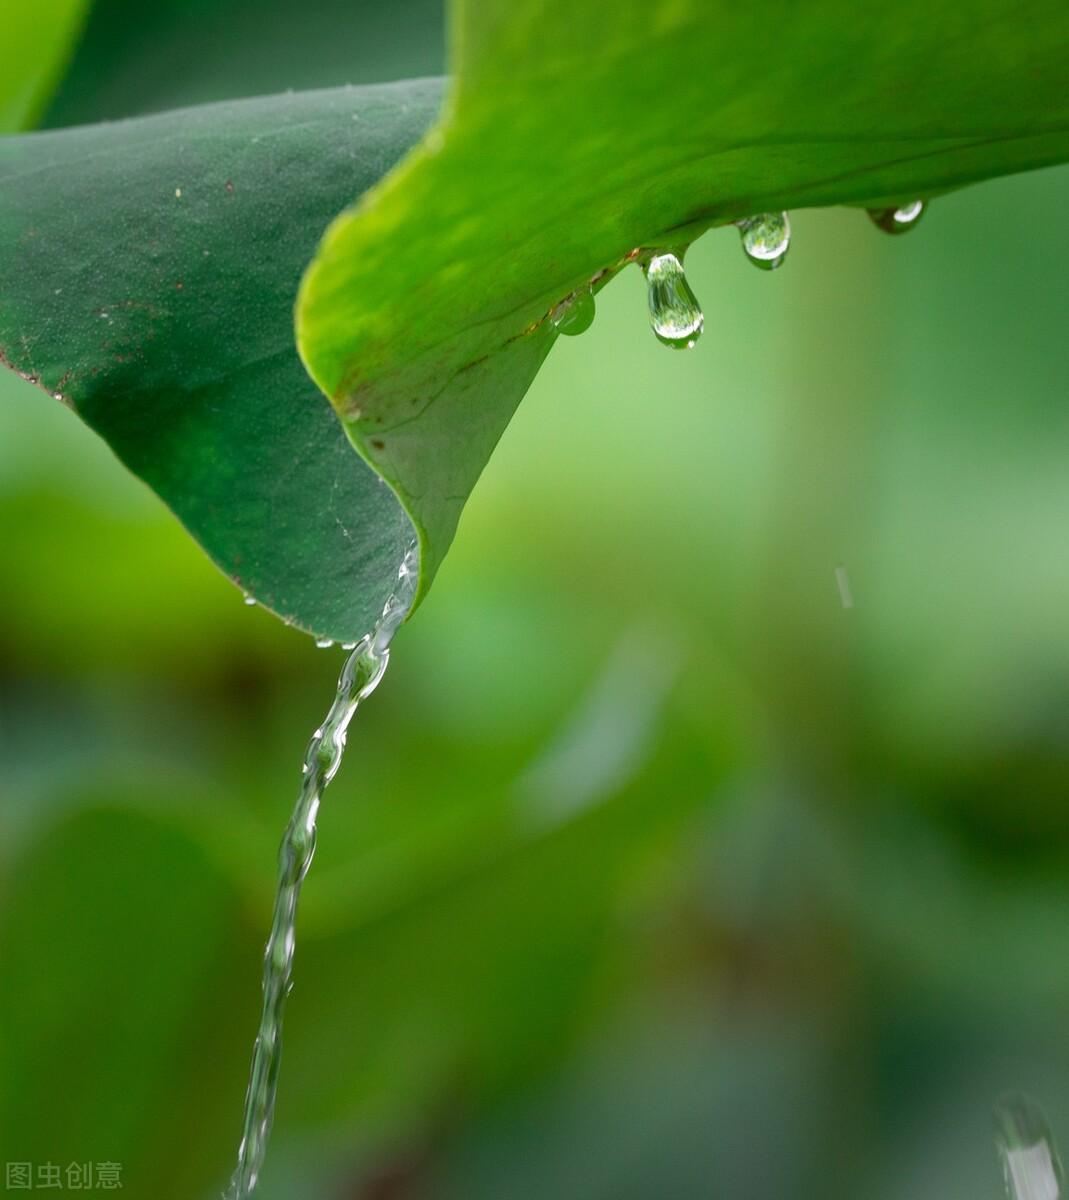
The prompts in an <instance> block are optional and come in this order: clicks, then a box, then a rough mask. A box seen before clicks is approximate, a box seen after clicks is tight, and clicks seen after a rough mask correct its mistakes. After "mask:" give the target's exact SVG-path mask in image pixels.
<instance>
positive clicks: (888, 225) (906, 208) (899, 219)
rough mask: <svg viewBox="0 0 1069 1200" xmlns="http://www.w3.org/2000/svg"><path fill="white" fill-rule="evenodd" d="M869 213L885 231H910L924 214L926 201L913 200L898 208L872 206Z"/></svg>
mask: <svg viewBox="0 0 1069 1200" xmlns="http://www.w3.org/2000/svg"><path fill="white" fill-rule="evenodd" d="M868 214H869V217H870V218H871V219H872V223H873V224H874V225H875V226H876V227H877V228H879V229H882V230H883V231H884V233H908V232H909V231H910V230H911V229H912V228H913V227H914V226H915V225H916V224H917V222H918V221H919V220H920V219H921V217H922V216H923V215H924V201H923V200H911V201H910V202H909V203H908V204H902V205H899V207H898V208H870V209H868Z"/></svg>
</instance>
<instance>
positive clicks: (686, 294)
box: [642, 250, 705, 350]
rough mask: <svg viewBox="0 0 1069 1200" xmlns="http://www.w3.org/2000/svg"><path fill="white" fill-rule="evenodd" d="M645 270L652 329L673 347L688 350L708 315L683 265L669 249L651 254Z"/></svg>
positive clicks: (645, 263) (667, 344) (659, 337)
mask: <svg viewBox="0 0 1069 1200" xmlns="http://www.w3.org/2000/svg"><path fill="white" fill-rule="evenodd" d="M642 270H643V272H644V273H645V275H646V284H647V287H648V290H649V304H650V325H651V326H652V327H653V332H654V333H655V334H656V335H657V337H658V339H659V340H660V341H662V342H664V344H665V345H666V346H671V347H672V349H673V350H689V349H690V348H691V347H692V346H693V345H694V343H695V342H696V341H697V340H698V338H699V337H700V336H701V332H702V326H703V325H704V324H705V318H704V316H702V308H701V305H700V304H699V303H698V298H697V296H695V295H694V293H693V292H692V291H691V290H690V284H689V283H687V277H686V275H684V274H683V264H682V263H681V262H680V261H679V259H678V258H677V257H676V255H675V254H673V253H671V251H667V250H666V251H661V252H659V253H657V254H653V255H651V256H650V258H648V259H647V260H646V261H645V262H644V263H643V264H642Z"/></svg>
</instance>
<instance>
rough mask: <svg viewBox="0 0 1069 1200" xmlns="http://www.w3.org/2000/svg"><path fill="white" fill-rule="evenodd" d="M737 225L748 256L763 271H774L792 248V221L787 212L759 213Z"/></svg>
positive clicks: (738, 222) (737, 222)
mask: <svg viewBox="0 0 1069 1200" xmlns="http://www.w3.org/2000/svg"><path fill="white" fill-rule="evenodd" d="M735 227H736V228H737V229H738V231H739V234H740V235H741V237H742V248H743V251H744V252H745V254H746V257H747V258H748V259H749V260H750V262H752V263H753V265H754V266H755V267H760V268H761V270H762V271H774V270H775V269H776V268H777V267H778V266H781V265H782V263H783V260H784V259H785V258H786V257H787V251H788V250H789V249H790V248H791V221H790V218H789V217H788V216H787V214H786V213H785V212H778V213H758V214H757V215H756V216H754V217H747V218H746V219H745V220H743V221H736V222H735Z"/></svg>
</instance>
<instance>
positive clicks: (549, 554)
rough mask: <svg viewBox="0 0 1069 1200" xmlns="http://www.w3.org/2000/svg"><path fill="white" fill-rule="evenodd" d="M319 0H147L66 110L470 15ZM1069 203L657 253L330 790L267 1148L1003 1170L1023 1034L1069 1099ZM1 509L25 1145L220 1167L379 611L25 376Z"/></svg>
mask: <svg viewBox="0 0 1069 1200" xmlns="http://www.w3.org/2000/svg"><path fill="white" fill-rule="evenodd" d="M295 8H296V6H294V5H293V4H292V3H283V2H282V0H272V2H271V3H269V4H266V5H262V6H252V5H251V4H246V3H243V2H241V3H237V2H234V3H228V4H218V5H213V6H210V5H208V4H207V3H197V2H196V0H187V2H186V3H184V4H179V3H174V4H171V5H170V6H163V5H161V6H160V8H159V9H152V10H151V11H150V10H149V6H134V5H132V4H130V3H126V2H124V0H102V2H101V3H99V4H98V5H97V7H96V9H95V10H94V12H93V14H92V16H91V18H90V22H89V25H88V27H87V29H86V32H85V35H84V37H83V41H82V44H81V47H80V49H79V51H78V53H77V56H76V58H75V61H74V63H73V66H72V70H71V73H70V75H69V76H68V79H67V81H66V83H65V84H64V85H63V87H62V88H61V90H60V92H59V94H58V96H57V99H56V101H55V104H54V107H53V110H52V113H51V115H50V118H49V120H50V122H51V123H53V124H59V123H65V122H73V121H79V120H90V119H98V118H111V117H116V116H121V115H124V114H125V113H132V112H137V111H145V110H150V109H153V108H163V107H168V106H170V105H172V104H180V103H186V102H192V101H198V100H203V99H210V98H216V97H221V96H224V95H240V94H247V93H252V92H256V91H269V90H277V89H282V88H285V87H287V86H294V87H304V86H313V85H317V84H324V85H325V84H335V83H340V82H345V81H346V80H347V79H352V80H356V81H363V80H365V79H367V80H370V79H379V78H390V77H393V76H396V75H404V74H419V73H429V72H436V71H440V70H441V69H442V51H441V43H442V18H441V13H440V12H439V10H438V7H437V5H434V4H430V3H426V2H423V0H404V3H403V4H401V3H398V4H397V5H396V6H394V7H393V9H392V10H391V9H390V6H383V8H382V9H381V11H379V12H378V13H377V15H376V14H371V10H365V9H364V8H363V7H362V6H359V5H356V6H345V5H342V4H341V3H340V2H338V3H334V2H323V0H318V2H317V3H315V4H313V3H311V2H309V3H307V4H305V5H302V6H301V7H300V12H301V13H302V14H304V13H307V14H310V24H311V26H313V27H314V28H320V35H319V36H318V37H314V36H311V35H309V36H307V37H304V36H303V35H302V36H298V35H297V34H295V33H294V32H293V30H294V29H295V28H297V26H295V24H294V22H293V20H292V16H293V13H294V11H295ZM250 14H251V15H250ZM369 14H371V15H369ZM388 14H389V17H390V19H388V20H387V19H386V17H387V15H388ZM169 21H170V24H168V22H169ZM299 28H300V29H304V30H307V26H306V25H304V24H302V25H300V26H299ZM120 33H121V35H122V36H120ZM183 39H185V40H183ZM328 43H329V45H330V46H331V47H332V49H331V50H330V52H329V53H328V52H327V51H326V49H325V47H326V46H327V45H328ZM209 46H210V47H211V52H210V53H209V52H208V49H207V47H209ZM109 56H110V57H109ZM149 67H152V69H148V68H149ZM1067 206H1069V170H1067V169H1061V170H1055V171H1046V172H1042V173H1037V174H1034V175H1031V176H1027V177H1019V178H1014V179H1008V180H1003V181H999V182H994V183H989V184H985V185H983V186H981V187H977V188H974V189H970V190H967V191H965V192H962V193H960V194H957V195H953V196H950V197H946V198H944V199H942V200H940V201H938V202H937V203H935V204H934V205H933V206H932V208H931V210H930V212H929V213H928V214H927V215H926V216H925V217H924V219H923V221H922V223H921V225H920V226H919V228H918V229H917V230H916V231H915V232H914V233H911V234H910V235H909V236H908V237H904V238H899V239H892V238H888V237H886V236H883V235H881V234H879V233H878V232H876V231H875V230H874V229H873V228H872V227H871V226H870V224H869V222H868V221H867V220H866V219H865V217H864V216H863V215H862V214H860V213H858V212H853V211H847V210H837V211H828V212H814V213H810V212H801V213H798V214H796V215H795V216H794V218H793V219H794V228H795V244H794V247H793V249H792V251H791V254H790V257H789V259H788V262H787V264H786V266H785V268H784V269H783V270H782V271H780V272H778V273H777V274H775V275H773V276H767V275H765V274H763V273H760V272H758V271H755V270H754V269H753V268H752V267H751V266H749V265H748V264H747V263H746V262H745V260H744V258H743V256H742V254H741V252H740V250H739V246H738V239H737V237H736V235H735V234H734V232H733V231H730V230H721V231H718V232H714V233H711V234H709V235H707V236H706V237H705V238H703V239H702V240H701V241H700V242H699V243H698V244H697V245H695V246H694V248H693V249H692V251H691V253H690V254H689V256H688V261H687V265H688V274H689V277H690V279H691V282H692V284H693V286H694V289H695V291H696V292H697V293H698V295H699V296H700V297H701V299H702V300H703V302H704V306H705V316H706V325H705V334H704V337H703V339H702V341H701V342H700V343H699V345H698V347H697V348H696V349H695V350H694V351H693V352H691V353H689V354H678V353H673V352H671V351H669V350H666V349H665V348H664V347H663V346H661V345H659V344H658V343H657V342H656V340H655V339H654V337H653V336H652V334H651V333H649V331H648V328H647V318H646V311H645V294H644V285H643V282H642V279H641V276H640V273H639V272H638V270H637V269H636V270H634V271H628V272H625V274H624V275H623V276H622V277H621V278H620V279H618V280H617V281H615V282H614V283H613V284H612V285H611V286H610V287H609V288H608V289H607V290H606V291H605V292H604V293H602V295H601V296H599V302H598V319H597V321H596V323H595V325H594V327H593V329H592V330H591V331H590V332H588V333H587V334H585V335H583V336H582V337H581V338H577V339H561V340H560V342H559V344H558V345H557V347H556V348H555V350H554V352H553V354H552V355H551V358H550V360H549V362H548V364H547V366H546V367H545V369H544V370H543V372H542V374H541V375H540V377H539V378H538V380H537V382H536V384H535V386H534V388H533V389H532V391H531V394H530V395H529V396H528V398H527V399H526V400H525V402H524V404H523V406H522V407H521V410H520V412H519V414H518V415H517V417H516V419H515V421H514V422H513V424H512V426H511V428H510V429H509V431H508V433H507V434H506V436H505V438H504V440H503V442H502V444H501V446H500V448H499V451H498V453H497V455H496V457H495V458H494V460H493V461H492V463H491V465H490V468H489V470H488V471H487V473H486V475H485V477H484V479H483V481H482V482H481V483H480V485H479V487H478V489H477V490H476V492H475V495H474V497H473V500H472V502H471V504H470V506H469V508H468V510H467V512H466V515H465V517H464V520H463V522H462V525H461V529H460V533H459V536H458V538H457V541H456V544H455V547H454V550H453V553H452V556H451V557H450V559H449V560H448V562H447V563H446V565H445V567H444V569H443V570H442V572H441V575H440V577H439V579H438V582H437V584H436V586H435V588H434V590H433V592H432V593H431V596H430V598H429V599H428V601H427V602H426V604H425V605H424V607H423V608H422V609H421V610H420V611H419V613H418V614H417V616H416V618H415V619H414V620H413V622H412V623H411V624H410V625H409V626H408V627H407V628H406V629H405V630H403V631H402V633H401V635H400V636H399V637H398V639H397V642H396V643H395V650H394V661H393V664H392V666H391V669H390V674H389V677H388V680H387V682H386V685H385V686H384V687H383V688H382V689H381V690H380V692H379V693H378V694H377V695H376V696H375V698H374V701H373V702H372V703H370V704H369V705H368V706H367V708H366V709H364V710H362V711H361V713H360V714H359V717H358V719H357V722H356V724H355V725H354V727H353V730H352V733H351V736H350V742H349V753H348V756H347V760H346V763H345V765H344V767H343V769H342V772H341V774H340V775H339V777H338V779H337V781H336V782H335V784H334V785H333V787H332V788H331V790H330V792H329V793H328V796H327V798H326V802H325V805H324V808H323V812H322V816H321V823H320V841H319V851H318V854H317V859H316V862H315V864H314V866H313V869H312V871H311V874H310V875H309V878H308V881H307V884H306V888H305V895H304V900H303V905H302V910H301V918H300V940H299V944H298V952H297V965H296V987H295V990H294V994H293V996H292V998H291V1001H290V1004H289V1008H288V1013H287V1028H286V1049H285V1054H284V1060H283V1069H282V1085H281V1092H280V1098H279V1107H278V1113H277V1122H276V1128H275V1136H274V1142H273V1146H272V1150H271V1154H270V1156H269V1160H268V1166H267V1170H266V1173H265V1175H264V1178H263V1183H262V1190H261V1193H260V1194H262V1196H263V1200H281V1198H283V1197H285V1198H289V1197H297V1196H300V1197H307V1198H315V1200H320V1198H322V1200H461V1198H463V1200H536V1198H537V1200H546V1198H547V1197H552V1198H553V1200H648V1198H649V1197H660V1196H672V1197H676V1198H678V1200H698V1198H699V1197H706V1196H732V1197H734V1198H735V1200H764V1198H769V1200H772V1198H775V1200H793V1198H799V1200H801V1198H806V1200H809V1198H814V1200H815V1198H816V1197H821V1198H822V1200H827V1198H834V1197H843V1198H844V1200H845V1198H846V1197H851V1198H855V1197H859V1196H861V1197H865V1198H866V1200H906V1198H907V1197H908V1198H909V1200H929V1198H930V1200H954V1198H957V1197H961V1198H962V1200H995V1198H996V1197H998V1196H999V1195H1000V1194H1001V1182H1000V1175H999V1169H998V1166H997V1162H996V1159H995V1153H994V1148H993V1142H992V1138H991V1117H990V1110H991V1106H992V1104H993V1103H994V1101H995V1100H996V1098H997V1097H998V1095H999V1094H1000V1093H1001V1092H1003V1091H1005V1090H1007V1089H1009V1088H1023V1089H1025V1090H1027V1091H1030V1092H1031V1093H1032V1094H1034V1095H1035V1096H1036V1098H1037V1099H1038V1100H1040V1102H1041V1103H1042V1104H1043V1105H1044V1106H1045V1107H1046V1109H1047V1112H1048V1114H1049V1116H1050V1118H1051V1121H1052V1124H1053V1126H1054V1127H1055V1130H1056V1131H1057V1130H1059V1129H1060V1130H1061V1131H1062V1132H1063V1134H1064V1135H1065V1137H1066V1139H1069V1087H1067V1080H1069V921H1067V919H1066V918H1067V912H1069V870H1067V867H1069V807H1067V804H1066V800H1067V796H1069V637H1067V616H1069V542H1067V538H1066V533H1065V530H1066V517H1067V514H1069V472H1067V470H1066V466H1065V463H1066V455H1067V451H1069V413H1067V410H1066V406H1065V400H1066V382H1065V381H1066V379H1067V378H1069V341H1067V339H1066V336H1065V331H1066V324H1067V317H1069V305H1067V297H1066V288H1065V280H1064V266H1065V263H1066V262H1067V261H1069V226H1067V224H1066V222H1065V221H1064V219H1063V218H1064V212H1065V211H1066V208H1067ZM0 545H2V547H3V553H2V554H0V618H2V619H0V1160H4V1161H9V1160H20V1161H34V1162H38V1163H40V1162H46V1161H52V1162H58V1163H64V1164H65V1163H68V1162H70V1161H86V1160H94V1161H100V1160H105V1159H107V1160H112V1161H118V1162H121V1163H122V1164H123V1168H124V1176H123V1179H124V1184H125V1187H124V1191H125V1194H126V1195H128V1196H132V1197H139V1198H140V1197H144V1198H146V1200H148V1198H153V1200H170V1198H172V1197H173V1198H175V1200H178V1198H183V1200H186V1198H190V1197H192V1198H194V1200H200V1198H205V1200H206V1198H208V1197H212V1196H217V1195H218V1194H219V1191H220V1189H221V1187H222V1185H223V1183H224V1182H225V1180H226V1178H227V1176H228V1174H229V1171H230V1169H231V1167H232V1164H233V1161H234V1156H235V1152H236V1140H237V1136H238V1131H239V1125H240V1112H241V1103H242V1098H243V1096H244V1090H245V1083H246V1074H247V1068H248V1060H249V1053H250V1049H251V1040H252V1036H253V1033H254V1029H255V1023H256V1018H257V1014H258V1008H259V970H260V962H259V960H260V953H261V947H262V942H263V938H264V936H265V933H266V929H267V924H268V919H269V911H270V903H271V897H272V889H273V877H274V859H275V847H276V845H277V842H278V839H279V836H280V834H281V831H282V828H283V825H284V824H285V821H286V819H287V816H288V811H289V808H290V805H291V803H292V800H293V796H294V792H295V788H296V783H297V777H298V773H299V762H300V757H301V754H302V751H303V748H304V745H305V742H306V740H307V737H308V735H309V734H310V732H311V730H312V729H313V728H314V726H315V725H316V723H317V722H318V720H319V719H320V717H321V716H322V714H323V712H324V711H325V709H326V707H327V705H328V703H329V701H330V697H331V694H332V691H333V680H334V676H335V674H336V671H337V669H338V666H339V664H340V652H338V651H336V650H335V651H317V650H316V649H315V648H314V646H313V645H312V643H311V642H310V641H309V640H308V639H306V638H304V637H302V636H301V635H299V634H297V633H295V632H293V631H292V630H289V629H286V628H284V627H283V626H282V625H281V624H279V623H278V622H276V621H275V620H274V619H272V618H271V617H270V616H268V615H266V614H265V613H263V612H261V611H259V610H257V609H249V608H246V607H245V606H244V605H243V604H242V602H241V595H240V593H239V592H238V591H237V590H236V589H235V588H233V587H232V586H231V585H230V584H229V583H227V582H226V581H225V580H224V578H223V577H222V576H221V575H220V574H218V573H217V572H216V570H215V569H214V568H213V567H212V566H211V564H210V563H209V562H208V560H207V559H206V558H205V557H204V556H203V555H202V554H201V552H200V551H199V550H198V549H197V547H196V546H195V545H194V544H193V542H192V541H191V540H190V539H189V538H188V537H187V535H186V534H185V533H184V532H183V531H182V529H181V528H179V526H178V525H177V523H176V522H175V521H174V519H173V518H172V517H171V516H170V515H169V514H168V512H167V511H166V510H164V508H163V507H162V505H161V504H160V503H159V502H158V501H157V500H156V499H155V498H154V497H153V496H152V495H151V494H150V493H149V492H148V491H147V490H146V489H145V488H144V487H143V486H142V485H141V484H140V483H139V482H138V481H136V480H134V479H133V478H131V477H130V476H128V475H127V474H125V472H124V471H123V469H122V468H121V467H120V466H119V465H118V464H117V463H116V462H115V461H114V459H113V458H112V456H111V454H110V452H109V451H108V450H107V448H106V447H105V446H104V445H103V444H102V443H101V442H99V441H98V440H97V439H96V437H95V436H94V435H93V434H92V433H90V432H89V431H88V430H87V429H85V428H83V427H82V426H81V425H80V424H79V423H78V421H77V420H76V419H75V418H74V417H73V416H72V415H71V414H70V413H69V412H67V411H66V410H64V409H63V408H62V407H61V406H60V405H58V404H52V403H49V402H48V401H47V399H46V398H45V397H44V396H42V395H41V393H40V392H38V391H37V390H35V389H34V388H32V387H30V386H28V385H26V384H23V383H22V382H21V381H20V380H18V379H16V378H14V377H12V376H5V377H3V378H0ZM840 567H842V568H845V570H846V572H847V574H848V577H849V582H850V588H851V591H852V595H853V601H854V604H853V607H852V608H844V606H843V604H842V600H841V596H840V590H839V586H838V581H837V576H836V572H837V568H840Z"/></svg>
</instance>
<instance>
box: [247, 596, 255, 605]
mask: <svg viewBox="0 0 1069 1200" xmlns="http://www.w3.org/2000/svg"><path fill="white" fill-rule="evenodd" d="M245 603H246V604H247V605H248V606H249V608H252V607H253V605H255V603H256V597H255V596H246V597H245Z"/></svg>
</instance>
